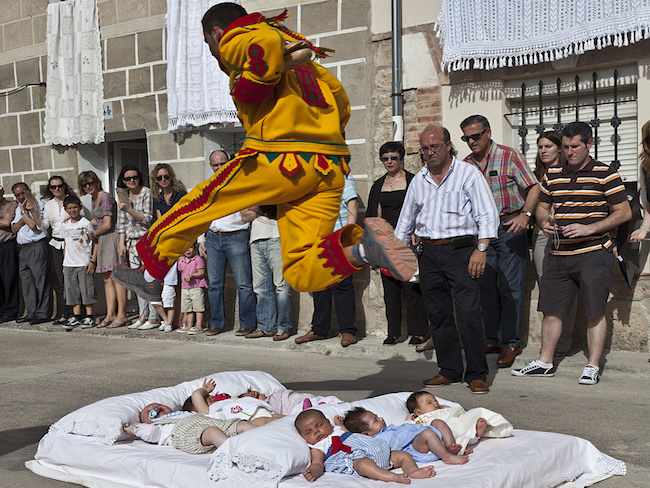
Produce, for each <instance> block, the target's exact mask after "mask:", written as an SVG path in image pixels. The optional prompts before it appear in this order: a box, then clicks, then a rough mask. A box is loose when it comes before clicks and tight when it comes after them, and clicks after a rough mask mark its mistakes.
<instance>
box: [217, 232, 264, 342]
mask: <svg viewBox="0 0 650 488" xmlns="http://www.w3.org/2000/svg"><path fill="white" fill-rule="evenodd" d="M248 238H249V232H248V230H246V231H244V232H240V233H239V234H233V235H228V236H218V235H216V234H214V233H213V232H210V231H208V232H207V233H206V238H205V249H206V251H207V253H208V263H207V270H208V281H209V287H208V300H209V301H210V327H211V328H215V329H223V328H224V327H225V325H226V319H225V314H224V307H225V304H224V295H223V290H224V285H225V282H226V262H228V263H230V269H232V274H233V276H234V278H235V284H236V285H237V293H238V298H239V327H240V328H243V329H250V330H254V329H255V328H256V319H255V294H254V293H253V280H252V277H251V258H250V254H249V252H248Z"/></svg>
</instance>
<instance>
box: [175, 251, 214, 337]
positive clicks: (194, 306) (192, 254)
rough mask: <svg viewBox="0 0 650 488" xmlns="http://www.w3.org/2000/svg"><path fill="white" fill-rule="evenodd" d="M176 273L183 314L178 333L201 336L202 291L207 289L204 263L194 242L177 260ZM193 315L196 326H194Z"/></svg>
mask: <svg viewBox="0 0 650 488" xmlns="http://www.w3.org/2000/svg"><path fill="white" fill-rule="evenodd" d="M178 271H180V273H181V312H182V313H184V314H185V317H184V321H183V326H182V327H181V328H180V329H178V332H187V333H188V334H189V335H195V334H201V333H203V332H204V330H203V312H204V311H205V294H204V290H203V289H204V288H207V287H208V282H207V281H206V280H205V263H204V262H203V258H202V257H201V256H199V255H198V254H197V252H196V242H195V243H194V244H192V245H191V246H190V248H189V249H188V250H187V251H185V254H183V255H182V256H181V258H180V259H179V260H178ZM195 314H196V325H194V324H195V322H194V315H195ZM185 324H187V325H185Z"/></svg>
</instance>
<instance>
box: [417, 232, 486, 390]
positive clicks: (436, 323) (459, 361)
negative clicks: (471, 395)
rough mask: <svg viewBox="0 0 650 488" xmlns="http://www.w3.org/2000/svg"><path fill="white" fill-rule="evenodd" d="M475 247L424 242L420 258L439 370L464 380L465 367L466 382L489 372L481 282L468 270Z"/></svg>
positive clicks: (484, 376) (450, 376)
mask: <svg viewBox="0 0 650 488" xmlns="http://www.w3.org/2000/svg"><path fill="white" fill-rule="evenodd" d="M474 249H475V248H474V246H467V247H463V248H461V249H453V247H452V245H451V244H445V245H442V246H434V245H433V244H424V252H423V253H422V256H420V259H419V264H420V287H421V289H422V297H423V298H424V305H425V307H426V309H427V313H428V314H429V321H430V330H431V337H432V338H433V344H434V346H435V348H436V356H437V358H438V367H439V368H440V372H439V373H440V374H441V375H443V376H444V377H445V378H447V379H449V380H452V381H461V380H462V379H463V371H464V370H465V381H466V382H467V383H470V382H471V381H473V380H476V379H480V380H484V381H485V379H486V378H487V373H488V365H487V361H486V359H485V332H484V330H483V324H482V321H481V315H482V313H481V305H480V291H479V284H478V280H474V279H472V278H471V277H470V276H469V273H468V271H467V266H468V264H469V258H470V256H471V255H472V253H473V252H474ZM454 308H455V311H456V322H455V323H454ZM459 333H460V338H459ZM461 340H462V344H463V348H464V350H465V360H466V362H467V368H466V369H465V368H464V367H463V355H462V352H461V342H460V341H461Z"/></svg>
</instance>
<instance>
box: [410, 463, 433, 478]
mask: <svg viewBox="0 0 650 488" xmlns="http://www.w3.org/2000/svg"><path fill="white" fill-rule="evenodd" d="M435 475H436V470H435V469H434V467H433V466H424V467H423V468H418V469H415V470H413V471H411V472H410V473H409V478H413V479H420V480H422V479H425V478H433V477H434V476H435Z"/></svg>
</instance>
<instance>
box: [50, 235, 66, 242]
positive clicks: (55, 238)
mask: <svg viewBox="0 0 650 488" xmlns="http://www.w3.org/2000/svg"><path fill="white" fill-rule="evenodd" d="M52 239H54V240H55V241H56V242H65V239H61V238H60V237H54V236H52Z"/></svg>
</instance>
